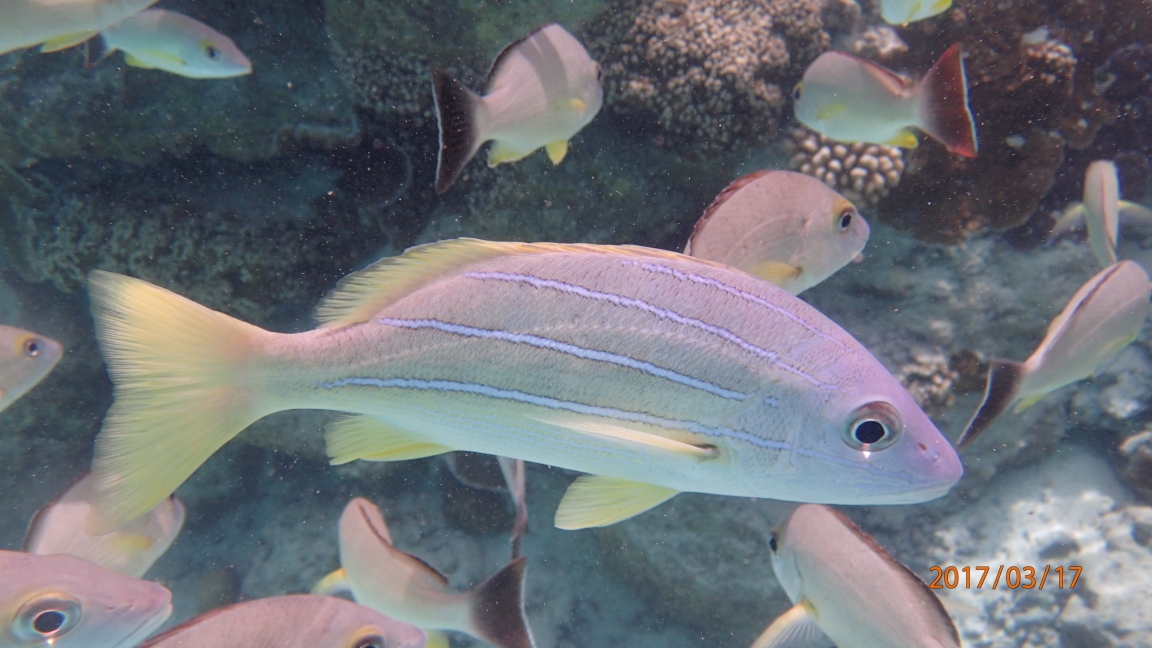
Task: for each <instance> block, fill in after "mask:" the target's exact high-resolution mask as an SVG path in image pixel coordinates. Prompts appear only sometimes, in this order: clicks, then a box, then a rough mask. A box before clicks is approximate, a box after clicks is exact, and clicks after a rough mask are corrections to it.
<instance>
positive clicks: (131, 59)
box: [124, 52, 156, 70]
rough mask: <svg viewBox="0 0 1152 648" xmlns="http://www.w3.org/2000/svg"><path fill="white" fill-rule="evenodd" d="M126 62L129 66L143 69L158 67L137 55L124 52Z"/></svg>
mask: <svg viewBox="0 0 1152 648" xmlns="http://www.w3.org/2000/svg"><path fill="white" fill-rule="evenodd" d="M124 62H125V63H127V64H128V66H129V67H134V68H140V69H143V70H155V69H156V67H155V66H154V65H151V64H149V63H145V62H144V61H141V60H140V59H138V58H136V57H135V56H132V55H131V54H129V53H128V52H124Z"/></svg>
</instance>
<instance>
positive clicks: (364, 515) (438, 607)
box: [312, 497, 536, 648]
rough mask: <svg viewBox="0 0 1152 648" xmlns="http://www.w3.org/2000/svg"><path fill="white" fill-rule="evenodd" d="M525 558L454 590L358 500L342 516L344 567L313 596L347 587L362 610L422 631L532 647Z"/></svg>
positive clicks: (504, 645)
mask: <svg viewBox="0 0 1152 648" xmlns="http://www.w3.org/2000/svg"><path fill="white" fill-rule="evenodd" d="M526 560H527V559H526V558H517V559H514V560H513V561H512V562H510V563H508V564H507V565H506V566H505V567H504V568H503V569H501V570H500V571H498V572H496V573H495V574H493V575H492V576H491V577H490V578H488V579H487V580H485V581H484V582H483V583H480V584H479V585H477V586H476V587H474V588H472V589H471V590H469V591H467V592H454V591H452V589H451V588H449V586H448V579H447V578H445V577H444V576H443V575H441V574H440V572H438V571H436V570H435V569H433V568H432V567H431V566H429V565H428V563H426V562H424V561H423V560H421V559H419V558H417V557H416V556H413V555H411V554H407V553H404V552H403V551H400V550H399V549H397V548H396V547H395V546H394V545H393V544H392V536H391V534H390V533H389V532H388V525H387V524H385V522H384V516H382V515H381V514H380V509H378V508H377V507H376V505H375V504H373V503H372V502H369V501H368V500H366V499H364V498H362V497H357V498H355V499H353V500H352V501H350V502H348V505H347V506H345V507H344V514H343V515H341V516H340V569H338V570H336V571H335V572H333V573H331V574H329V575H328V576H327V577H325V578H324V579H323V580H322V581H320V583H318V584H317V586H316V588H314V589H313V590H312V593H313V594H325V593H330V592H334V591H337V590H338V589H343V588H347V590H348V591H350V592H351V593H352V597H353V598H354V599H356V602H357V603H359V604H360V605H364V606H367V607H370V608H372V609H373V610H376V611H377V612H380V613H381V614H384V615H386V616H389V617H391V618H393V619H396V620H398V621H402V622H404V623H410V624H412V625H414V626H416V627H418V628H423V629H424V630H430V629H434V630H457V631H459V632H464V633H467V634H469V635H471V636H473V637H476V638H478V639H482V640H484V641H486V642H488V643H490V644H492V645H493V646H497V647H498V648H534V647H535V645H536V644H535V642H534V641H533V640H532V631H531V630H530V629H529V627H528V620H527V618H525V616H524V569H525V567H526Z"/></svg>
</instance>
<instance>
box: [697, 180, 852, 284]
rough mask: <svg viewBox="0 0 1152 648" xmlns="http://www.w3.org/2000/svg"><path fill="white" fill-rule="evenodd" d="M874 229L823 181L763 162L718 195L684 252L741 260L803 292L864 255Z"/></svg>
mask: <svg viewBox="0 0 1152 648" xmlns="http://www.w3.org/2000/svg"><path fill="white" fill-rule="evenodd" d="M870 231H871V230H870V229H869V228H868V223H867V221H865V220H864V217H863V216H861V215H860V212H858V211H856V207H855V206H853V205H852V203H851V202H850V201H849V200H848V199H847V198H845V197H844V196H841V195H840V194H838V193H836V192H835V191H833V190H832V189H830V188H829V187H828V185H826V184H824V183H823V182H821V181H819V180H817V179H816V178H813V177H812V176H808V175H804V174H803V173H795V172H792V171H772V170H764V171H757V172H755V173H750V174H748V175H746V176H744V177H743V178H740V179H739V180H736V181H735V182H733V183H732V184H730V185H728V187H727V188H725V189H724V191H722V192H720V194H719V195H718V196H716V199H715V200H713V201H712V204H711V205H710V206H709V207H708V209H706V210H705V211H704V215H703V216H701V217H700V220H699V221H697V222H696V227H695V228H694V229H693V230H692V236H691V237H690V238H689V239H688V245H687V246H686V247H685V248H684V254H687V255H690V256H694V257H699V258H701V259H707V260H709V261H716V262H717V263H723V264H725V265H730V266H732V267H734V268H739V269H741V270H743V271H745V272H747V273H749V274H753V275H756V276H757V277H760V278H761V279H765V280H767V281H771V282H772V283H774V284H776V285H777V286H780V287H781V288H783V289H784V290H787V291H788V292H790V293H792V294H793V295H798V294H800V293H801V292H803V291H805V290H808V289H809V288H811V287H812V286H815V285H816V284H818V283H820V282H821V281H824V280H825V279H827V278H828V277H830V276H831V275H832V273H834V272H836V271H837V270H839V269H840V268H843V267H844V265H845V264H847V263H848V262H849V261H851V260H852V259H853V258H855V257H856V256H857V255H859V254H860V251H861V250H863V249H864V245H865V244H866V243H868V234H869V232H870Z"/></svg>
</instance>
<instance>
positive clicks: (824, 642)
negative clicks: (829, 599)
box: [751, 600, 830, 648]
mask: <svg viewBox="0 0 1152 648" xmlns="http://www.w3.org/2000/svg"><path fill="white" fill-rule="evenodd" d="M814 616H815V610H814V609H813V608H812V605H811V604H810V603H808V601H807V600H803V601H800V602H799V603H797V604H796V605H795V606H793V607H792V609H790V610H788V611H787V612H785V613H784V614H781V615H780V618H778V619H776V620H775V621H773V622H772V625H770V626H768V629H767V630H765V631H764V633H763V634H761V635H760V636H759V637H757V638H756V641H755V642H753V643H752V646H751V648H827V646H828V644H829V643H830V642H829V641H828V638H827V637H825V636H824V633H823V632H822V631H821V630H820V627H819V626H817V625H816V620H815V619H814Z"/></svg>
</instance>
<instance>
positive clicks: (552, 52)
mask: <svg viewBox="0 0 1152 648" xmlns="http://www.w3.org/2000/svg"><path fill="white" fill-rule="evenodd" d="M432 90H433V94H434V95H435V99H436V116H437V118H438V120H439V122H438V123H439V124H440V154H439V156H438V158H437V160H436V193H444V192H445V191H448V188H449V187H451V186H452V183H453V182H455V181H456V177H457V176H459V175H460V172H461V171H462V170H463V169H464V166H465V165H467V164H468V161H469V160H471V159H472V156H474V155H476V151H478V150H480V146H481V145H482V144H484V142H487V141H488V140H492V148H491V149H489V150H488V166H490V167H494V166H496V165H498V164H504V163H506V162H515V161H517V160H521V159H523V158H525V157H527V156H528V155H529V154H530V153H532V152H533V151H535V150H536V149H539V148H541V147H545V148H547V150H548V157H549V158H550V159H551V160H552V162H553V163H554V164H560V161H561V160H563V159H564V156H565V155H566V154H567V153H568V140H570V139H572V136H573V135H575V134H576V133H578V132H580V129H581V128H584V127H585V126H586V125H588V122H590V121H592V118H593V117H595V116H596V113H598V112H600V106H601V104H602V103H603V102H604V91H603V89H602V88H601V87H600V66H599V65H597V63H596V61H593V60H592V57H590V56H589V55H588V51H587V50H585V49H584V46H583V45H581V44H580V41H578V40H576V37H574V36H573V35H572V34H569V33H568V31H567V30H566V29H564V28H563V27H561V26H560V25H557V24H555V23H552V24H548V25H544V26H543V27H540V28H539V29H537V30H535V31H533V32H532V33H530V34H528V35H527V36H525V37H524V38H521V39H520V40H518V41H516V42H514V43H511V44H509V45H508V46H507V47H505V48H504V49H503V50H502V51H501V52H500V54H498V55H497V56H496V60H494V61H493V62H492V68H491V69H490V70H489V71H488V81H487V84H486V88H485V91H484V96H482V97H481V96H479V95H477V94H476V93H474V92H472V91H471V90H469V89H468V88H465V87H464V86H462V85H460V82H459V81H457V80H456V79H453V78H452V77H451V76H450V75H449V74H448V73H447V72H445V71H443V70H440V69H436V70H433V73H432Z"/></svg>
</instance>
